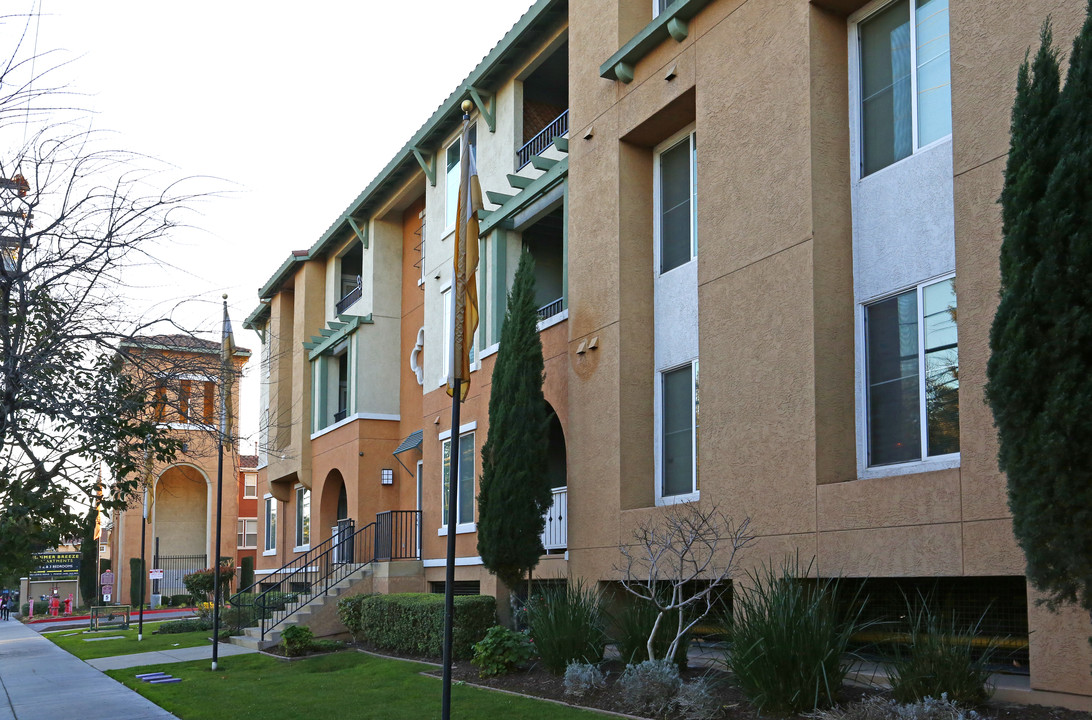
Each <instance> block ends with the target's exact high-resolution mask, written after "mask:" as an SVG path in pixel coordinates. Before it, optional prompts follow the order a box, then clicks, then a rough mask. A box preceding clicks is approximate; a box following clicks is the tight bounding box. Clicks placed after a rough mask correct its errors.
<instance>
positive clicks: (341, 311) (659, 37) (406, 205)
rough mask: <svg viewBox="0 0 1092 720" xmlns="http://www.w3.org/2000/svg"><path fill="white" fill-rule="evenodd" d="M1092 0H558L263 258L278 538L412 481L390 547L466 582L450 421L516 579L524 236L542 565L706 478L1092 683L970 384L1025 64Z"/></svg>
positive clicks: (468, 565) (270, 472) (417, 585)
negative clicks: (466, 383) (1046, 583)
mask: <svg viewBox="0 0 1092 720" xmlns="http://www.w3.org/2000/svg"><path fill="white" fill-rule="evenodd" d="M1083 10H1084V4H1083V3H1079V2H1076V0H1066V1H1065V2H1060V3H1059V2H1050V3H1048V2H1041V1H1039V0H1033V2H1032V3H1030V4H1028V3H1024V4H1021V5H1019V6H1015V5H1013V4H1011V3H1005V2H1001V1H1000V0H985V1H984V2H978V3H953V4H952V5H951V7H949V4H948V2H947V0H875V1H874V2H865V1H864V0H811V1H808V0H674V1H673V2H671V1H668V0H569V1H568V2H565V1H564V0H540V2H536V3H535V5H534V6H533V7H532V8H531V9H530V10H529V12H528V13H527V15H526V16H525V17H524V18H522V19H521V20H520V22H519V23H518V24H517V25H516V26H515V27H514V28H513V29H512V31H511V32H510V33H509V34H508V35H506V36H505V38H503V39H502V40H501V42H500V43H499V44H498V45H497V46H496V47H495V48H494V49H493V50H492V51H491V52H490V53H489V55H488V56H487V57H486V58H485V59H484V60H483V61H482V63H481V64H479V66H478V67H477V68H475V69H474V70H473V71H472V72H471V74H470V75H469V76H468V77H467V79H466V80H465V81H464V82H463V83H462V84H461V85H460V86H459V87H458V88H456V89H455V91H454V92H453V93H452V94H451V95H450V96H449V97H448V98H447V99H446V100H445V101H444V103H443V104H442V105H441V106H440V108H439V109H438V110H437V111H436V113H434V114H433V116H432V117H431V118H429V120H428V121H427V122H426V123H425V125H424V126H423V127H422V128H421V129H420V130H418V132H417V133H416V134H415V135H414V137H413V138H412V139H411V140H410V141H409V142H408V143H407V144H406V145H405V146H404V147H403V149H402V150H401V151H400V152H399V154H398V155H396V156H395V157H394V158H393V159H392V160H391V161H390V163H389V164H388V165H387V167H386V168H384V170H383V171H382V172H381V173H380V174H379V176H377V178H376V179H375V180H374V181H373V182H372V183H371V184H370V185H369V186H368V187H367V188H366V189H365V190H364V191H363V192H362V193H361V194H360V196H358V198H357V199H356V200H355V201H354V203H353V204H352V205H351V206H350V207H349V208H347V209H346V211H345V213H343V215H342V216H341V217H339V218H338V219H337V220H336V221H335V222H334V224H333V225H332V226H331V227H330V229H329V230H328V231H327V232H326V233H325V234H324V235H323V237H322V238H320V239H319V241H318V242H317V243H315V244H314V245H313V246H311V248H310V249H309V250H306V251H299V252H296V253H293V255H292V256H291V257H289V258H288V259H287V260H285V262H284V263H283V264H282V265H281V267H280V268H279V269H278V270H277V272H276V273H275V274H274V276H273V277H272V278H271V279H270V281H269V282H268V283H267V284H266V286H265V287H263V288H262V290H261V304H260V305H259V307H258V308H257V309H256V310H255V312H254V313H252V315H251V316H250V318H248V321H247V324H248V326H250V327H253V328H256V329H258V330H259V331H260V332H261V333H263V373H264V376H265V378H266V390H265V391H263V393H264V394H263V409H264V412H265V413H266V417H267V421H266V426H267V428H268V430H267V438H266V440H265V441H264V442H263V446H264V447H266V448H268V449H267V450H266V451H265V454H264V455H263V457H262V460H261V461H260V464H259V493H260V494H262V495H264V496H265V506H264V507H265V510H264V513H262V512H260V513H259V525H260V526H261V529H260V531H259V533H260V534H264V543H265V550H264V552H265V555H264V556H262V557H260V558H259V560H260V564H259V567H260V568H262V569H264V571H265V572H267V573H273V571H274V570H276V568H277V567H279V566H280V565H281V564H283V563H284V562H286V561H288V560H289V559H291V557H293V554H297V555H298V553H299V552H301V550H303V549H307V548H308V547H309V546H308V544H307V543H302V544H301V543H299V542H298V541H299V540H301V539H303V538H302V537H301V535H300V528H301V527H302V526H304V525H305V524H306V523H308V522H311V523H313V525H312V528H313V529H312V531H311V538H312V540H311V542H312V543H313V542H314V541H315V540H317V539H323V540H330V539H332V538H335V537H336V535H337V533H338V532H339V530H337V529H336V528H337V527H338V523H339V522H341V521H343V520H348V519H352V520H354V521H355V523H356V524H355V525H354V526H353V527H354V528H358V527H359V526H360V525H361V524H362V523H370V522H372V521H373V518H376V519H375V522H377V526H376V527H378V528H382V522H383V521H382V520H381V519H380V518H378V517H377V515H382V514H383V513H405V512H409V513H412V517H410V519H409V520H408V521H407V522H409V523H411V524H413V525H414V526H415V527H416V535H415V541H416V545H415V546H413V545H412V542H413V541H412V540H410V539H402V538H398V539H396V535H395V534H394V531H393V530H391V531H387V530H383V532H382V533H380V534H377V535H375V536H374V537H376V538H377V539H376V540H375V542H376V545H377V546H378V545H379V544H380V543H381V542H383V543H386V549H387V550H388V551H387V552H384V553H379V552H376V553H374V555H375V556H381V557H382V558H390V559H392V560H400V561H401V564H400V565H398V569H397V570H396V571H394V570H390V569H388V570H383V571H379V570H377V577H378V576H379V574H381V573H382V572H386V573H387V574H388V576H391V575H392V573H393V574H395V575H398V576H399V581H398V583H393V582H388V583H387V584H386V585H383V586H382V587H384V588H386V589H393V588H395V587H396V585H397V587H399V588H403V589H417V590H424V589H434V590H439V589H442V587H443V568H442V565H443V556H444V545H445V541H446V538H445V537H444V535H443V533H444V527H445V522H446V517H447V516H446V513H447V512H448V509H447V508H446V507H445V503H444V500H443V495H442V490H443V487H444V478H445V477H446V476H447V475H446V468H447V467H448V466H449V464H450V462H451V461H452V460H451V458H452V456H453V455H456V456H457V457H458V458H459V460H458V461H459V462H460V478H461V480H460V485H461V487H460V488H459V501H458V503H457V506H456V507H455V508H452V509H451V511H453V512H456V513H457V516H456V521H457V527H458V530H457V532H458V538H457V555H458V559H457V563H456V564H457V582H458V583H459V588H458V589H460V590H467V591H480V592H483V593H487V594H493V593H496V594H497V595H498V599H499V600H501V599H502V598H503V597H504V596H505V593H506V591H505V589H504V588H502V587H498V584H497V582H496V581H495V579H493V578H492V576H490V575H489V574H488V572H486V571H484V569H483V568H482V567H481V564H480V558H478V557H477V551H476V548H475V540H476V533H475V530H476V525H475V519H476V516H475V510H476V508H475V503H474V497H475V495H476V485H475V483H476V478H477V475H478V473H479V472H480V469H479V468H480V460H479V457H480V455H479V452H480V449H481V446H482V444H483V443H484V440H485V435H486V433H487V432H488V417H487V407H488V399H489V390H490V387H489V376H490V373H491V370H492V363H493V357H494V355H495V352H496V350H497V346H496V343H497V339H498V337H499V327H500V322H501V320H502V318H503V298H504V294H505V291H506V289H507V287H508V286H509V284H510V282H511V277H512V274H513V272H514V266H515V261H516V258H517V257H518V252H519V250H520V248H521V247H526V248H528V249H530V250H531V252H532V253H534V254H535V256H536V261H537V263H538V267H539V272H540V277H539V284H538V287H539V291H540V293H541V297H540V299H541V301H542V306H543V308H542V311H541V314H542V316H543V320H542V324H541V326H540V327H541V333H542V341H543V348H544V354H545V357H546V377H545V392H546V398H547V401H548V402H549V403H550V406H551V408H552V410H553V411H554V414H555V419H556V422H555V423H554V430H553V432H552V433H551V438H550V448H551V458H552V459H551V467H550V472H551V473H552V474H553V476H554V477H556V485H557V491H556V493H555V496H556V503H555V509H554V510H553V511H551V516H550V523H551V524H550V525H549V526H548V530H547V533H549V532H551V528H553V529H555V530H557V531H558V534H557V535H556V536H551V537H550V538H548V540H549V541H548V542H547V543H546V547H547V549H548V550H550V551H551V554H548V555H547V556H544V558H543V562H542V563H541V564H540V566H539V569H538V570H536V576H537V577H542V578H550V577H579V578H584V579H586V580H589V581H595V582H601V583H605V584H609V583H611V582H614V581H616V580H617V579H618V571H617V570H616V569H615V568H616V565H617V564H618V561H619V553H618V552H617V549H616V548H617V547H618V545H619V544H620V543H625V542H627V541H628V540H629V539H630V537H631V535H632V531H633V530H634V528H636V527H637V526H638V525H639V524H641V523H643V522H646V521H649V520H651V519H654V518H655V517H656V516H657V515H658V514H659V513H661V512H662V508H664V507H668V506H672V505H675V504H678V503H700V504H701V505H703V506H709V505H713V504H715V505H717V506H719V507H720V508H722V509H724V510H726V511H727V512H729V513H730V514H732V515H733V516H734V517H736V518H737V519H742V518H744V517H747V518H750V519H751V523H752V529H753V531H754V532H755V533H756V534H757V540H756V543H755V545H754V546H753V547H752V548H751V549H749V551H748V552H747V554H746V556H745V558H744V562H745V565H747V566H748V567H754V566H756V565H757V564H759V563H761V562H766V561H770V560H774V561H777V560H779V559H781V558H783V557H785V556H786V555H787V554H794V553H797V552H799V554H800V556H801V557H802V558H804V559H805V561H806V560H807V559H809V558H815V565H814V571H815V572H817V573H818V574H819V575H822V576H840V577H844V578H848V579H849V581H850V582H851V583H857V584H859V585H863V586H864V587H865V589H866V591H867V592H868V593H869V594H870V595H872V596H873V597H875V598H878V599H880V600H881V601H883V599H884V598H886V599H890V598H892V597H896V596H901V593H908V594H911V595H913V594H914V593H916V592H918V591H922V592H928V593H933V594H934V595H935V596H936V597H938V598H941V601H942V602H943V603H944V605H945V608H947V609H955V610H958V611H960V612H962V613H964V615H965V616H973V617H976V618H977V617H978V616H979V615H981V614H982V613H983V612H987V611H988V615H987V619H988V623H989V627H990V632H991V633H992V634H995V635H997V636H999V637H1004V638H1006V647H1007V648H1008V649H1009V650H1012V651H1013V655H1012V663H1013V666H1014V668H1016V670H1017V672H1018V673H1020V674H1019V675H1018V677H1017V680H1016V681H1015V685H1016V686H1021V684H1023V685H1024V686H1026V687H1027V688H1030V689H1032V690H1035V691H1039V692H1041V693H1048V694H1049V695H1047V694H1044V695H1039V696H1037V700H1036V701H1038V702H1055V701H1056V702H1068V701H1074V702H1081V701H1086V700H1087V698H1088V697H1089V696H1092V678H1090V677H1089V675H1088V672H1087V668H1088V667H1089V665H1090V664H1092V650H1090V648H1089V646H1088V643H1087V637H1088V636H1089V635H1090V634H1092V627H1090V624H1089V619H1088V617H1087V615H1082V614H1081V613H1080V612H1077V611H1076V610H1072V609H1070V610H1063V611H1062V612H1060V613H1057V614H1052V613H1050V612H1048V611H1047V610H1045V609H1044V608H1042V607H1039V606H1038V605H1037V604H1036V600H1037V596H1036V594H1035V592H1034V591H1033V590H1031V589H1030V588H1029V587H1028V585H1027V583H1026V581H1025V579H1024V575H1023V572H1024V558H1023V556H1022V554H1021V552H1020V550H1019V548H1018V546H1017V545H1016V542H1015V540H1014V538H1013V536H1012V531H1011V519H1010V514H1009V511H1008V507H1007V496H1006V489H1005V479H1004V477H1003V476H1002V475H1001V474H1000V473H999V472H998V470H997V463H996V454H997V443H996V435H995V433H994V430H993V426H992V419H991V416H990V413H989V410H988V408H987V407H986V405H985V403H984V402H983V398H982V387H983V385H984V383H985V365H986V360H987V357H988V342H987V340H988V332H989V326H990V322H991V320H992V317H993V312H994V309H995V307H996V297H997V290H998V250H999V246H1000V238H1001V233H1000V211H999V208H998V206H997V204H996V199H997V197H998V196H999V195H1000V189H1001V184H1002V172H1003V168H1004V163H1005V156H1006V152H1007V148H1008V122H1009V114H1010V110H1011V104H1012V99H1013V95H1014V90H1015V78H1016V72H1017V68H1018V67H1019V64H1020V62H1021V60H1022V59H1023V57H1024V52H1025V50H1026V49H1027V48H1028V47H1033V46H1035V44H1036V43H1037V41H1038V32H1039V27H1040V24H1041V23H1042V21H1043V20H1044V19H1045V18H1046V17H1047V16H1048V15H1050V16H1051V17H1052V18H1053V21H1054V25H1055V33H1056V36H1057V37H1062V38H1069V37H1072V36H1073V35H1074V34H1075V33H1076V31H1077V29H1078V28H1079V25H1080V22H1081V21H1082V19H1083ZM465 99H470V100H472V101H473V103H474V105H475V110H474V111H473V112H472V113H471V116H470V122H471V124H472V130H471V132H472V138H473V140H472V142H473V143H474V152H476V159H477V166H478V170H479V177H480V181H481V186H482V188H483V191H484V192H485V194H486V198H487V200H488V201H489V202H488V203H487V205H486V208H487V209H486V213H485V217H484V219H483V221H482V226H481V230H482V232H481V236H482V243H481V258H482V263H481V265H480V267H479V271H478V287H479V298H481V305H482V310H481V317H482V321H481V324H480V326H479V330H478V336H477V338H476V339H475V343H474V367H475V372H473V373H472V376H471V390H470V393H471V394H470V396H469V398H468V400H467V402H466V404H465V405H464V408H463V424H462V426H461V427H460V428H457V429H455V428H451V427H449V412H448V408H449V404H450V400H449V399H448V397H447V395H446V393H445V392H444V389H443V387H442V385H443V379H444V378H445V377H446V364H445V363H446V362H447V361H446V360H445V358H446V357H447V356H448V348H449V346H448V345H447V339H446V338H447V337H448V336H449V325H448V323H449V320H447V318H448V317H449V302H450V290H449V288H450V265H451V244H452V243H451V232H452V229H453V224H454V213H453V209H452V208H453V204H454V198H455V197H457V188H456V187H454V186H453V178H457V177H458V170H459V168H458V161H459V149H460V148H459V142H460V139H459V134H460V126H461V122H460V120H461V118H460V116H461V111H460V110H459V109H458V108H459V104H460V103H461V101H463V100H465ZM957 310H958V312H957ZM699 367H700V373H699ZM699 376H700V380H701V382H700V383H699ZM699 399H700V402H699ZM699 408H700V413H699ZM455 436H458V438H459V443H458V450H457V452H456V451H455V450H454V449H453V445H452V443H453V437H455ZM388 471H389V474H388ZM388 479H389V480H390V482H388ZM463 483H466V484H465V486H462V484H463ZM312 493H313V494H314V499H313V500H312V498H311V494H312ZM308 513H309V514H310V520H307V519H306V518H307V516H308ZM396 516H397V517H402V515H391V516H390V517H391V518H393V517H396ZM277 518H280V521H279V522H277ZM387 523H388V526H389V527H391V528H393V527H394V524H395V523H394V521H393V519H389V520H387ZM355 531H356V530H354V532H355ZM380 537H383V538H386V539H384V540H382V541H381V540H380V539H379V538H380ZM293 539H294V540H295V541H297V542H293ZM396 546H397V548H398V551H397V552H395V551H393V550H392V548H395V547H396ZM555 550H556V551H557V552H556V553H554V552H553V551H555ZM379 564H380V565H382V563H379ZM388 565H389V566H390V567H394V566H395V565H396V563H388ZM377 587H379V586H377ZM499 604H501V605H502V607H503V606H504V603H503V600H502V602H501V603H499ZM881 604H882V603H881ZM1020 678H1023V680H1021V679H1020ZM1082 699H1083V700H1082Z"/></svg>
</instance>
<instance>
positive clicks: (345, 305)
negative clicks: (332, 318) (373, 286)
mask: <svg viewBox="0 0 1092 720" xmlns="http://www.w3.org/2000/svg"><path fill="white" fill-rule="evenodd" d="M360 295H361V288H360V281H359V280H358V281H357V283H356V287H354V288H353V289H352V290H350V291H349V292H347V293H345V297H343V298H341V299H340V300H338V301H337V305H336V306H335V308H336V309H337V314H338V315H340V314H341V313H343V312H345V311H346V310H348V309H349V308H350V307H352V305H353V303H355V302H356V301H357V300H359V299H360Z"/></svg>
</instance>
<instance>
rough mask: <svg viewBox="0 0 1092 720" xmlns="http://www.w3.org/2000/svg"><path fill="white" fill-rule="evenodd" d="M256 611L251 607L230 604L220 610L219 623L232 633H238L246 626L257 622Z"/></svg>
mask: <svg viewBox="0 0 1092 720" xmlns="http://www.w3.org/2000/svg"><path fill="white" fill-rule="evenodd" d="M258 619H259V618H258V613H257V612H256V611H255V610H254V608H253V607H246V606H238V605H232V606H230V607H227V608H222V609H221V610H220V625H221V626H222V627H224V628H225V629H226V630H227V631H228V632H230V633H231V634H232V635H238V634H240V633H241V632H242V631H243V630H245V629H246V628H248V627H254V626H255V625H257V624H258Z"/></svg>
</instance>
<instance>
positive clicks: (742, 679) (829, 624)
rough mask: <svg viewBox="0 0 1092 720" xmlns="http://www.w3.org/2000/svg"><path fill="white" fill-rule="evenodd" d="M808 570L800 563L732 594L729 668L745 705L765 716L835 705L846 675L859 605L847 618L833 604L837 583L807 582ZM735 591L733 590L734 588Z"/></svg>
mask: <svg viewBox="0 0 1092 720" xmlns="http://www.w3.org/2000/svg"><path fill="white" fill-rule="evenodd" d="M810 570H811V568H810V566H809V567H807V568H801V567H800V560H799V558H796V559H794V560H793V559H790V560H787V561H785V562H784V563H782V565H781V568H780V570H778V569H775V568H774V567H773V566H772V565H763V566H762V568H760V569H758V570H756V571H754V572H752V573H750V574H749V575H750V583H748V585H749V586H750V587H744V588H741V589H740V591H739V592H738V593H737V594H736V597H735V605H736V610H737V615H736V618H735V621H734V623H732V629H731V631H730V637H731V647H730V648H729V651H728V654H727V656H726V658H725V660H726V662H727V664H728V668H729V669H730V670H731V671H732V672H733V673H734V674H735V676H736V681H737V683H738V684H739V686H740V689H741V690H743V693H744V694H745V695H746V696H747V698H748V699H749V700H750V701H751V702H752V703H753V704H754V705H755V706H756V707H757V708H758V709H759V710H760V711H761V712H763V713H767V712H772V713H783V714H788V713H798V712H809V711H811V710H814V709H816V708H819V707H825V706H828V705H831V704H833V703H834V702H835V700H836V698H837V695H838V692H839V691H840V690H841V688H842V681H843V680H844V679H845V676H846V672H847V671H848V669H849V666H848V663H847V662H846V660H845V653H846V647H847V645H848V644H849V638H850V636H851V635H852V634H853V633H854V632H855V631H856V630H857V629H858V627H859V622H858V618H859V617H860V608H861V606H860V604H859V603H857V602H856V601H855V599H854V601H852V602H851V603H850V607H853V608H855V609H854V610H852V611H850V613H849V614H845V613H842V612H839V610H838V607H837V605H836V603H835V602H834V596H835V592H836V590H837V585H838V581H837V580H833V579H829V578H828V579H820V580H818V581H807V580H805V578H806V577H807V576H808V574H809V572H810ZM737 587H738V586H737Z"/></svg>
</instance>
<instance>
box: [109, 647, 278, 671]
mask: <svg viewBox="0 0 1092 720" xmlns="http://www.w3.org/2000/svg"><path fill="white" fill-rule="evenodd" d="M256 652H258V651H257V650H252V649H250V648H245V647H241V646H239V645H231V644H229V643H220V649H219V650H218V651H217V652H216V656H217V657H221V658H222V657H227V656H228V655H246V654H248V653H256ZM189 660H208V661H210V662H211V661H212V645H201V646H199V647H189V648H178V649H177V650H174V649H172V650H159V651H156V652H146V653H136V654H134V655H114V656H113V657H104V658H97V659H95V660H88V661H87V664H88V665H90V666H91V667H93V668H95V669H96V670H120V669H122V668H131V667H140V666H141V665H159V664H163V663H176V662H187V661H189ZM217 667H219V665H217Z"/></svg>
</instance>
